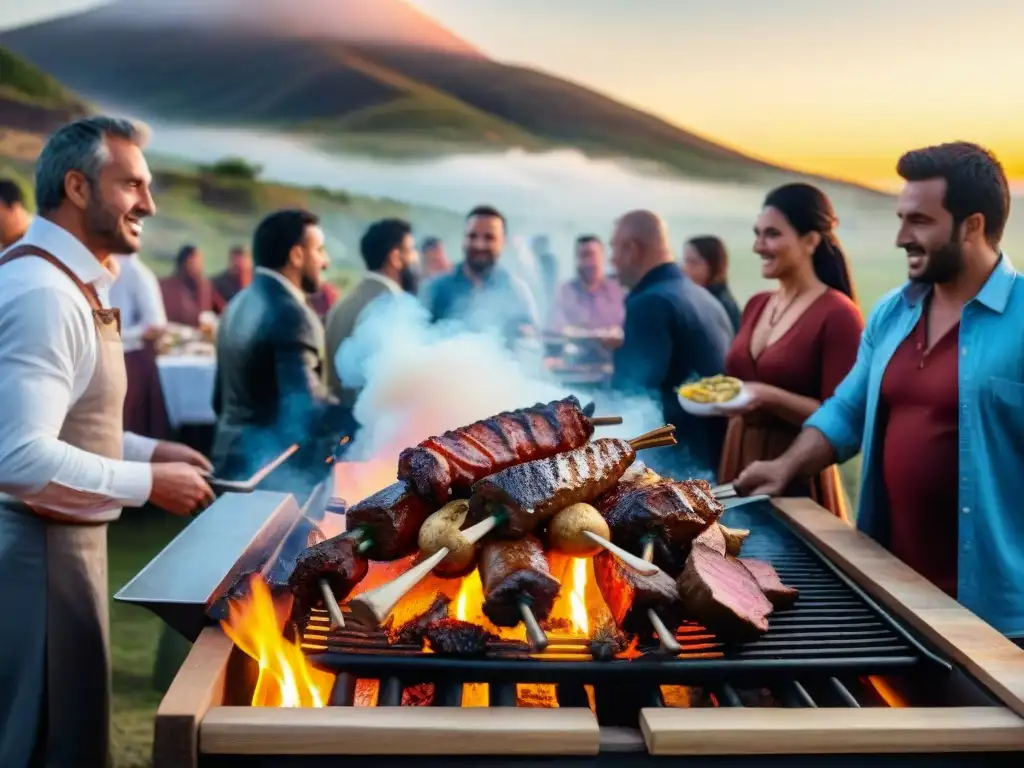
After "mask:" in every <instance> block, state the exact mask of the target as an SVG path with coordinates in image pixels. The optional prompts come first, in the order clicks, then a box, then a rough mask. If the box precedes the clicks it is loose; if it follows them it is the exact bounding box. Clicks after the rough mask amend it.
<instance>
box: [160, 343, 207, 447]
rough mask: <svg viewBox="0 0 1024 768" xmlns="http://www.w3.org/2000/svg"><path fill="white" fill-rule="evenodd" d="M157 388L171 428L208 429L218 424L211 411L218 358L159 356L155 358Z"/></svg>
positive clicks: (205, 356)
mask: <svg viewBox="0 0 1024 768" xmlns="http://www.w3.org/2000/svg"><path fill="white" fill-rule="evenodd" d="M156 364H157V369H158V370H159V372H160V387H161V389H162V390H163V393H164V404H165V406H166V407H167V421H168V423H169V424H170V425H171V428H172V429H176V430H177V429H181V427H183V426H209V425H213V424H215V423H216V422H217V415H216V414H215V413H214V412H213V382H214V377H215V376H216V374H217V359H216V358H215V357H213V356H211V355H162V356H161V357H159V358H157V362H156Z"/></svg>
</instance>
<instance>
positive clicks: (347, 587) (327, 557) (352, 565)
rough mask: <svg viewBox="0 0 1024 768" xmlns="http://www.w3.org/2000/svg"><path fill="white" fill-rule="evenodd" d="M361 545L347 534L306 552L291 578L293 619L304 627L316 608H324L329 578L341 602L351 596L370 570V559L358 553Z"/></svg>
mask: <svg viewBox="0 0 1024 768" xmlns="http://www.w3.org/2000/svg"><path fill="white" fill-rule="evenodd" d="M358 544H359V542H357V541H355V540H353V539H352V538H348V537H346V536H345V534H341V535H340V536H335V537H334V538H333V539H327V541H322V542H320V543H319V544H314V545H313V546H312V547H309V549H307V550H306V551H305V552H303V553H302V554H301V555H300V556H299V559H298V560H297V561H296V563H295V570H293V571H292V573H291V576H290V577H289V578H288V586H289V587H290V588H291V591H292V594H293V595H294V596H295V601H294V602H293V604H292V616H293V618H294V619H295V620H296V621H297V622H299V624H300V625H302V624H305V622H306V621H307V620H308V619H309V613H310V611H311V610H312V609H313V608H317V607H320V606H322V605H323V595H322V594H321V592H320V579H326V580H327V583H328V584H329V585H330V587H331V590H332V591H333V592H334V597H335V598H336V599H337V600H338V601H339V602H340V601H342V600H344V599H345V598H346V597H348V595H349V593H350V592H351V591H352V590H353V589H354V588H355V586H356V585H357V584H358V583H359V582H360V581H362V580H363V577H364V576H366V572H367V570H369V563H367V561H366V558H365V557H363V556H362V555H360V554H359V552H358V551H356V547H357V546H358Z"/></svg>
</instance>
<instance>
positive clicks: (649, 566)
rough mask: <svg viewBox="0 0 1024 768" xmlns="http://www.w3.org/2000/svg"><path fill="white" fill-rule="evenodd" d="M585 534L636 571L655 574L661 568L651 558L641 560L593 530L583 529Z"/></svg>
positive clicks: (645, 574) (650, 574)
mask: <svg viewBox="0 0 1024 768" xmlns="http://www.w3.org/2000/svg"><path fill="white" fill-rule="evenodd" d="M583 535H584V536H586V537H587V538H588V539H590V540H591V541H592V542H594V543H595V544H597V545H598V546H599V547H604V548H605V549H607V550H608V551H609V552H611V553H612V554H613V555H615V557H617V558H618V559H619V560H621V561H622V562H623V564H624V565H626V566H628V567H630V568H632V569H633V570H634V571H637V572H638V573H641V574H643V575H644V576H653V575H654V574H656V573H657V572H658V571H660V570H661V569H660V568H658V566H656V565H654V564H653V563H652V562H651V561H650V560H641V559H640V558H639V557H637V556H636V555H634V554H632V553H630V552H627V551H626V550H624V549H623V548H622V547H620V546H618V545H617V544H612V543H611V542H610V541H608V539H606V538H604V537H603V536H598V535H597V534H596V533H594V532H593V531H583Z"/></svg>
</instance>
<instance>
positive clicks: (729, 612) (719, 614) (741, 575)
mask: <svg viewBox="0 0 1024 768" xmlns="http://www.w3.org/2000/svg"><path fill="white" fill-rule="evenodd" d="M678 584H679V596H680V597H681V598H682V599H683V604H684V605H685V606H686V611H687V615H688V617H689V618H690V619H692V620H693V621H696V622H699V623H700V624H701V625H703V626H704V627H705V628H707V629H709V630H711V631H712V632H714V633H715V634H716V635H718V637H719V639H721V640H723V641H725V642H732V641H743V640H750V639H753V638H756V637H758V636H760V635H762V634H764V633H765V632H767V631H768V616H769V615H770V614H771V612H772V604H771V602H770V601H769V600H768V598H767V597H765V596H764V593H763V592H762V591H761V588H760V587H759V586H758V584H757V579H755V578H754V576H753V574H752V573H751V572H750V571H748V570H747V569H746V567H745V566H744V565H743V564H742V563H741V562H740V561H739V560H737V559H736V558H734V557H729V556H727V555H721V554H719V553H718V552H715V551H714V550H713V549H709V548H708V547H706V546H704V545H703V544H694V545H693V548H692V549H691V550H690V555H689V557H687V558H686V567H685V568H684V569H683V572H682V574H681V575H680V576H679V582H678Z"/></svg>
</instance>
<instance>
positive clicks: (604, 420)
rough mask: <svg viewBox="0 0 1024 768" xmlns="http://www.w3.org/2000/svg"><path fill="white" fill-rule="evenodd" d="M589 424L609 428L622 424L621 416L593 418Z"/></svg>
mask: <svg viewBox="0 0 1024 768" xmlns="http://www.w3.org/2000/svg"><path fill="white" fill-rule="evenodd" d="M590 423H591V424H592V425H594V426H595V427H611V426H614V425H615V424H621V423H622V417H621V416H594V417H592V418H591V419H590Z"/></svg>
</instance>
